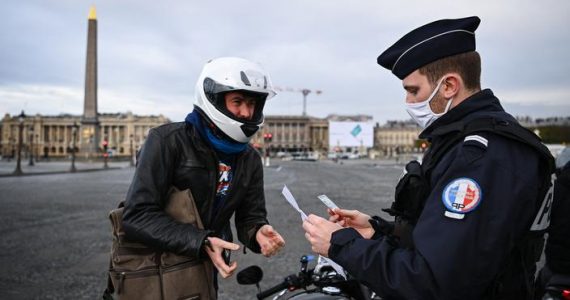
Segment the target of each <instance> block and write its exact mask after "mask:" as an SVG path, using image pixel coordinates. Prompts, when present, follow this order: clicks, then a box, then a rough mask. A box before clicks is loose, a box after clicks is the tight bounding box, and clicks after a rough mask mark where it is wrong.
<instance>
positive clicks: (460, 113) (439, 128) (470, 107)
mask: <svg viewBox="0 0 570 300" xmlns="http://www.w3.org/2000/svg"><path fill="white" fill-rule="evenodd" d="M504 111H505V110H504V109H503V107H502V106H501V103H500V102H499V99H498V98H497V97H495V95H494V94H493V92H492V91H491V90H490V89H485V90H481V91H479V92H477V93H475V94H473V95H471V96H469V97H468V98H467V99H465V100H464V101H463V102H461V103H460V104H459V105H457V106H456V107H454V108H453V109H451V110H450V111H448V112H447V113H446V114H444V115H443V116H441V117H440V118H439V119H437V120H435V122H433V124H431V125H430V126H428V127H427V128H426V129H425V130H424V131H422V133H421V134H420V136H419V137H420V139H428V140H431V139H432V138H434V137H436V136H441V135H445V134H447V133H449V132H452V131H457V130H461V129H463V126H464V125H465V124H466V123H467V122H468V121H470V120H472V119H475V118H476V117H477V116H478V115H480V113H482V112H483V113H489V112H499V113H501V112H503V113H504Z"/></svg>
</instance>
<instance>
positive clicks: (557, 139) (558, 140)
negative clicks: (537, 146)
mask: <svg viewBox="0 0 570 300" xmlns="http://www.w3.org/2000/svg"><path fill="white" fill-rule="evenodd" d="M529 129H530V130H532V131H535V132H536V130H537V129H538V133H539V135H540V137H541V138H542V141H543V142H544V143H545V144H570V126H544V127H531V128H529Z"/></svg>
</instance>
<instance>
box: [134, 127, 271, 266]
mask: <svg viewBox="0 0 570 300" xmlns="http://www.w3.org/2000/svg"><path fill="white" fill-rule="evenodd" d="M217 182H218V158H217V157H216V154H215V152H214V150H213V149H212V148H211V147H210V146H209V144H207V143H206V142H205V141H204V140H203V139H202V138H201V136H200V135H199V133H198V132H197V131H196V130H195V128H194V127H193V126H192V125H188V124H187V123H185V122H179V123H171V124H166V125H162V126H160V127H157V128H153V129H151V130H150V132H149V134H148V137H147V140H146V142H145V144H144V146H143V148H142V150H141V152H140V154H139V157H138V163H137V168H136V172H135V175H134V178H133V181H132V183H131V186H130V188H129V191H128V194H127V199H126V201H125V209H124V214H123V227H124V230H125V234H126V237H127V238H128V239H130V240H135V241H139V242H142V243H144V244H146V245H148V246H150V247H153V248H156V249H160V250H163V251H169V252H173V253H176V254H179V255H188V256H194V257H198V256H201V255H202V251H201V248H202V243H203V241H204V239H205V238H206V237H207V236H212V235H214V236H224V237H226V239H227V240H232V236H231V230H230V226H229V220H230V218H231V216H232V215H233V213H234V212H235V224H236V228H237V234H238V239H239V240H240V241H241V242H242V243H243V244H244V245H245V246H247V247H248V248H250V249H251V250H252V251H254V252H256V253H259V252H260V249H259V244H258V243H257V241H256V239H255V234H256V232H257V229H259V227H261V226H262V225H264V224H268V222H267V218H266V216H267V212H266V210H265V196H264V190H263V166H262V163H261V158H260V156H259V154H258V152H257V151H255V150H254V149H253V148H252V147H251V146H249V145H248V147H247V148H246V150H245V151H243V152H242V153H240V154H238V157H237V159H236V164H235V166H234V174H233V178H232V182H231V185H230V191H229V194H228V196H227V198H226V202H225V205H224V206H223V207H222V208H221V209H220V211H219V213H218V215H217V216H212V206H213V203H214V199H215V194H216V184H217ZM172 186H175V187H176V188H178V189H179V190H184V189H187V188H190V190H191V191H192V196H193V197H194V199H195V201H196V206H197V208H198V211H199V213H200V217H201V219H202V222H203V223H204V227H205V228H206V229H205V230H201V229H198V228H196V227H195V226H193V225H190V224H182V223H179V222H177V221H175V220H174V219H173V218H172V217H170V216H169V215H167V214H166V213H165V212H164V208H165V206H166V201H167V197H168V191H169V189H170V187H172Z"/></svg>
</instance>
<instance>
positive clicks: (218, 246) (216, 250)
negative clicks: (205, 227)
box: [205, 237, 239, 278]
mask: <svg viewBox="0 0 570 300" xmlns="http://www.w3.org/2000/svg"><path fill="white" fill-rule="evenodd" d="M207 239H208V240H209V241H210V246H207V247H205V248H206V253H208V256H210V259H211V260H212V263H213V264H214V266H215V267H216V269H218V271H219V272H220V275H221V276H222V277H223V278H228V277H230V276H232V274H233V273H234V272H235V270H236V269H237V262H235V261H234V262H232V263H230V264H229V265H227V264H226V262H225V261H224V258H223V257H222V252H223V251H224V249H228V250H233V251H236V250H239V245H238V244H234V243H230V242H227V241H224V240H222V239H220V238H217V237H208V238H207Z"/></svg>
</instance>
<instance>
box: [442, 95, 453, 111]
mask: <svg viewBox="0 0 570 300" xmlns="http://www.w3.org/2000/svg"><path fill="white" fill-rule="evenodd" d="M451 102H453V97H451V98H449V100H448V101H447V104H446V105H445V110H444V111H443V114H445V113H447V112H448V111H449V108H450V107H451Z"/></svg>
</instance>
